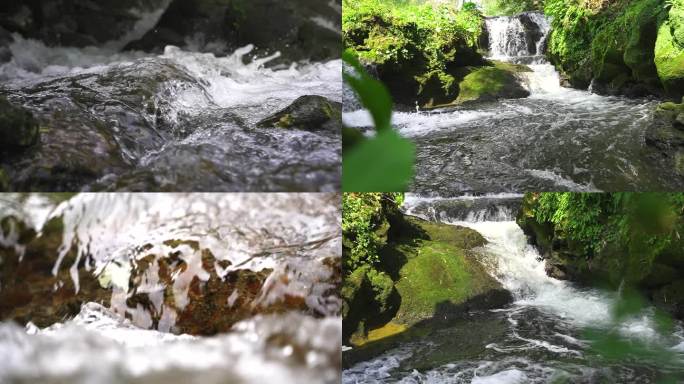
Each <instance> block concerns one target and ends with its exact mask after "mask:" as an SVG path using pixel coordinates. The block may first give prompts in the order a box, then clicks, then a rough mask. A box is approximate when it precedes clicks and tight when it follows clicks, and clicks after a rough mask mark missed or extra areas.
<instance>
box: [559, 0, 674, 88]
mask: <svg viewBox="0 0 684 384" xmlns="http://www.w3.org/2000/svg"><path fill="white" fill-rule="evenodd" d="M560 3H561V2H558V1H553V2H551V4H547V9H546V10H547V13H548V14H549V16H551V17H552V18H553V21H552V27H553V30H552V33H551V37H550V43H549V57H550V59H551V61H552V62H553V63H554V64H555V65H556V66H557V68H558V69H559V70H560V72H561V76H562V78H563V79H564V84H565V85H569V86H572V87H576V88H587V87H589V86H590V84H591V85H592V90H593V91H594V92H597V93H605V94H624V95H627V96H644V95H647V94H655V95H658V96H660V95H662V94H663V92H668V93H670V94H673V93H672V90H673V89H675V86H674V85H673V84H671V81H670V80H668V79H666V77H668V76H670V75H666V73H670V72H672V68H671V67H676V66H677V65H676V64H674V63H673V59H674V57H675V56H676V55H672V54H669V53H668V50H669V48H668V47H669V46H671V45H672V44H670V42H669V41H668V39H669V38H668V36H669V34H670V33H669V32H668V31H669V30H670V27H666V25H669V24H671V23H672V12H670V16H669V19H670V20H669V21H668V9H667V7H666V6H665V2H664V1H663V0H635V1H618V2H604V3H603V4H602V5H601V6H600V7H592V6H590V5H589V4H588V3H586V2H585V3H584V4H566V5H565V6H560V7H559V4H560ZM676 7H677V5H673V9H674V8H676ZM664 75H665V76H664ZM677 76H679V75H676V76H675V77H677ZM674 95H675V96H681V95H677V94H676V92H675V93H674Z"/></svg>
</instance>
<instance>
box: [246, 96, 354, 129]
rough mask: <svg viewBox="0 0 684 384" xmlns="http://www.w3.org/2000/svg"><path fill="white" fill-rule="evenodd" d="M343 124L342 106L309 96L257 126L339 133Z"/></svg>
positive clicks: (301, 98) (299, 99)
mask: <svg viewBox="0 0 684 384" xmlns="http://www.w3.org/2000/svg"><path fill="white" fill-rule="evenodd" d="M341 124H342V104H340V103H338V102H335V101H332V100H329V99H327V98H325V97H323V96H315V95H308V96H301V97H299V98H297V99H296V100H295V101H293V102H292V104H290V105H289V106H287V107H285V108H284V109H282V110H280V111H278V112H276V113H274V114H273V115H271V116H269V117H266V118H264V119H263V120H261V121H259V122H258V123H257V126H259V127H264V128H296V129H304V130H307V131H330V132H339V131H340V129H341V128H340V127H341Z"/></svg>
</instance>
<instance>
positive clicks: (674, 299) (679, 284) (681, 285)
mask: <svg viewBox="0 0 684 384" xmlns="http://www.w3.org/2000/svg"><path fill="white" fill-rule="evenodd" d="M652 298H653V301H654V302H655V304H656V305H657V306H658V307H660V308H662V309H664V310H666V311H668V312H670V313H672V314H673V315H674V316H675V317H676V318H678V319H684V280H677V281H675V282H673V283H671V284H668V285H666V286H664V287H662V288H661V289H659V290H657V291H656V292H655V293H654V294H653V296H652Z"/></svg>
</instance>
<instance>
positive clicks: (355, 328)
mask: <svg viewBox="0 0 684 384" xmlns="http://www.w3.org/2000/svg"><path fill="white" fill-rule="evenodd" d="M387 220H388V222H389V223H390V226H389V229H388V230H387V236H388V240H387V243H386V244H385V245H384V246H383V247H382V249H381V250H380V260H382V262H381V263H379V264H378V266H377V267H378V268H379V270H375V269H373V268H370V267H368V266H365V267H360V268H358V269H356V270H355V271H353V272H352V273H351V274H350V275H349V276H348V277H347V278H346V279H345V282H344V286H343V288H342V297H343V299H344V300H345V303H344V305H343V337H344V341H345V342H348V341H351V342H352V343H354V344H364V343H365V342H367V341H368V340H367V339H366V338H367V335H368V334H369V332H376V331H377V330H378V329H380V328H382V327H384V326H387V325H388V324H392V325H393V326H399V327H400V328H401V329H404V330H405V329H406V328H407V327H411V326H416V325H418V324H422V323H425V322H442V321H450V320H453V319H458V318H461V317H463V316H465V315H466V314H467V313H469V312H471V311H480V310H486V309H492V308H500V307H502V306H505V305H506V304H508V303H510V302H511V301H512V296H511V294H510V292H508V291H507V290H505V289H504V288H503V287H502V286H501V284H500V283H498V282H497V281H496V280H495V279H494V278H492V277H491V276H490V275H489V274H488V273H487V271H486V270H485V268H484V266H482V265H481V264H480V263H479V262H478V261H477V260H476V259H475V252H476V249H477V248H478V247H480V246H482V245H484V244H485V243H486V240H485V239H484V238H483V237H482V236H481V235H480V234H479V233H477V232H476V231H474V230H472V229H469V228H463V227H457V226H451V225H446V224H440V223H433V222H428V221H424V220H421V219H418V218H414V217H409V216H403V214H401V213H400V212H399V213H398V215H395V214H393V213H392V212H387ZM345 241H347V243H346V244H347V247H348V246H349V245H350V243H349V241H350V239H346V240H345ZM345 257H349V256H348V255H346V256H345ZM473 282H477V283H473ZM377 332H380V331H377ZM377 332H376V333H377ZM376 337H379V336H378V335H377V334H376Z"/></svg>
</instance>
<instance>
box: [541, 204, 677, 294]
mask: <svg viewBox="0 0 684 384" xmlns="http://www.w3.org/2000/svg"><path fill="white" fill-rule="evenodd" d="M536 199H537V200H536V202H535V205H534V210H533V215H534V217H535V219H536V220H537V221H538V222H540V223H551V224H552V225H553V227H554V231H555V232H556V233H559V234H560V235H561V236H562V237H565V238H567V239H568V240H570V241H574V242H576V243H577V244H579V246H580V247H582V248H583V249H584V254H585V255H586V257H589V258H590V257H592V256H593V255H595V254H597V253H599V252H601V251H602V250H603V249H604V248H605V247H606V246H608V245H612V246H619V247H624V249H625V250H626V253H625V254H624V255H623V256H622V258H621V259H619V260H616V263H615V267H616V268H615V273H616V274H619V275H620V276H622V278H626V279H628V280H635V281H637V280H639V279H641V278H643V277H644V276H646V275H647V274H648V272H649V271H650V268H651V265H652V264H653V261H654V259H655V257H656V256H657V255H658V254H659V253H660V252H661V251H662V250H663V249H665V248H666V247H667V246H668V245H669V244H670V243H671V242H672V241H673V239H675V238H678V237H679V234H678V232H677V228H676V224H677V222H678V220H680V216H681V214H682V210H683V209H684V194H681V193H629V192H623V193H572V192H553V193H540V194H537V195H536Z"/></svg>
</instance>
